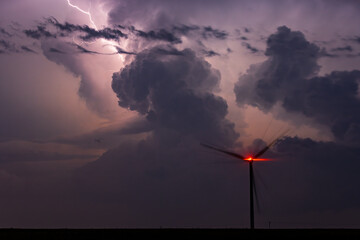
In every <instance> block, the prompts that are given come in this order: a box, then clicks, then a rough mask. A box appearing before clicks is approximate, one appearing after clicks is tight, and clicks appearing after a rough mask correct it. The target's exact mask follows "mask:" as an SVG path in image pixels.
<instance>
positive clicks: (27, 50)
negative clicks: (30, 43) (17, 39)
mask: <svg viewBox="0 0 360 240" xmlns="http://www.w3.org/2000/svg"><path fill="white" fill-rule="evenodd" d="M21 49H22V50H24V51H25V52H29V53H37V52H35V51H34V50H32V49H31V48H29V47H27V46H21Z"/></svg>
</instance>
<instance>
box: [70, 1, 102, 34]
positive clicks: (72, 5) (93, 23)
mask: <svg viewBox="0 0 360 240" xmlns="http://www.w3.org/2000/svg"><path fill="white" fill-rule="evenodd" d="M67 3H68V4H69V6H70V7H73V8H75V9H76V10H78V11H80V12H82V13H84V14H86V15H88V16H89V20H90V22H91V24H92V25H93V26H94V28H95V30H96V31H97V30H98V28H97V26H96V24H95V22H94V20H93V19H92V17H91V13H90V10H89V11H85V10H82V9H81V8H79V7H78V6H76V5H74V4H72V3H71V2H70V0H67ZM90 4H91V2H90ZM90 6H91V5H90Z"/></svg>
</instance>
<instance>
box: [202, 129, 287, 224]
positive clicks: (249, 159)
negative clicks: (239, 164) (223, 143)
mask: <svg viewBox="0 0 360 240" xmlns="http://www.w3.org/2000/svg"><path fill="white" fill-rule="evenodd" d="M284 135H285V133H284V134H282V135H281V136H280V137H277V138H276V139H275V140H273V141H272V142H271V143H270V144H269V145H267V146H266V147H265V148H263V149H261V150H260V151H259V152H258V153H256V154H255V155H250V156H248V157H244V156H242V155H240V154H238V153H234V152H230V151H227V150H224V149H220V148H217V147H214V146H211V145H208V144H204V143H201V145H202V146H204V147H206V148H210V149H212V150H215V151H218V152H221V153H224V154H227V155H230V156H232V157H235V158H237V159H241V160H244V161H246V162H248V163H249V178H250V229H254V220H255V219H254V187H255V179H254V171H253V162H255V161H267V160H268V159H266V158H259V157H260V156H262V155H263V154H264V153H265V152H266V151H267V150H269V149H270V147H271V146H273V145H274V144H275V143H276V142H277V141H278V140H279V139H280V138H282V137H283V136H284ZM255 191H256V189H255ZM255 194H256V192H255Z"/></svg>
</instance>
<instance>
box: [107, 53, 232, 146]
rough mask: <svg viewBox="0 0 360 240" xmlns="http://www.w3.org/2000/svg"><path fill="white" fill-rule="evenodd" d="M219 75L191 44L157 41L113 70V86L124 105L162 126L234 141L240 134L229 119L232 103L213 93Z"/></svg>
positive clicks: (184, 132) (215, 138) (229, 141)
mask: <svg viewBox="0 0 360 240" xmlns="http://www.w3.org/2000/svg"><path fill="white" fill-rule="evenodd" d="M169 53H171V54H169ZM174 53H175V54H174ZM219 79H220V73H219V72H218V71H216V70H214V69H212V68H211V66H210V64H209V63H207V62H206V61H204V60H202V59H201V58H198V57H196V55H195V53H194V52H193V51H191V50H190V49H186V50H183V51H178V50H176V49H174V48H169V47H155V48H152V49H150V50H145V51H144V52H142V53H141V54H140V53H139V54H138V55H137V56H136V59H135V61H133V62H132V63H131V64H130V65H128V66H126V67H125V68H124V70H122V71H121V72H119V73H116V74H114V76H113V83H112V87H113V89H114V91H115V92H116V94H117V96H118V98H119V105H120V106H121V107H124V108H129V109H130V110H135V111H138V112H139V113H140V114H143V115H146V116H147V118H148V120H149V121H150V122H154V123H155V124H156V125H158V126H159V127H160V126H161V127H166V128H169V129H174V130H176V131H179V132H181V133H182V134H189V135H193V136H197V137H199V138H201V139H207V140H213V141H217V142H222V143H223V144H224V143H229V144H230V143H231V142H233V141H234V140H235V139H236V138H237V134H236V133H235V132H234V130H233V124H232V123H230V122H228V121H227V120H225V116H226V114H227V104H226V102H225V100H224V99H222V98H220V97H217V96H215V95H213V94H212V93H211V91H212V90H214V89H216V88H217V87H218V84H219ZM205 136H206V137H205ZM204 137H205V138H204Z"/></svg>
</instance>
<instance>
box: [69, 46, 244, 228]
mask: <svg viewBox="0 0 360 240" xmlns="http://www.w3.org/2000/svg"><path fill="white" fill-rule="evenodd" d="M219 81H220V73H219V71H217V70H215V69H213V68H212V67H211V65H210V64H209V63H208V62H206V61H205V60H204V59H203V58H201V57H198V56H197V55H196V54H195V53H194V52H193V51H192V50H190V49H185V50H181V51H180V50H176V49H175V48H174V47H171V46H156V47H153V48H151V49H147V50H144V51H142V52H140V53H138V54H137V55H136V56H135V58H134V60H133V62H132V63H130V64H129V65H127V66H125V67H124V68H123V69H122V70H121V71H120V72H117V73H114V75H113V82H112V88H113V90H114V92H115V93H116V94H117V97H118V98H119V105H120V106H121V107H123V108H128V109H130V110H132V111H137V112H138V113H139V114H141V115H142V116H144V120H145V122H144V121H140V122H138V123H136V124H135V125H132V126H130V128H129V130H127V129H122V130H121V131H120V132H119V133H122V134H125V133H128V132H129V133H132V132H134V131H135V132H144V131H151V132H149V133H148V135H147V137H146V138H145V139H144V140H141V141H135V142H129V141H127V142H125V143H123V144H121V145H120V146H119V147H117V148H115V149H112V150H109V151H108V152H106V153H105V154H103V156H102V157H101V158H99V159H98V160H97V161H95V162H93V163H91V164H88V165H87V166H85V167H83V168H82V169H80V170H79V171H78V172H77V174H76V182H77V186H78V187H79V191H80V192H81V194H84V195H86V196H87V197H90V198H99V197H100V198H103V199H107V200H106V201H113V200H115V199H116V200H115V201H120V202H121V205H123V206H126V208H123V207H120V208H121V209H122V212H123V215H122V216H123V217H122V219H121V220H120V221H122V222H123V225H124V226H131V227H134V226H141V227H156V226H159V225H160V226H168V227H170V226H177V227H180V226H194V225H195V226H196V225H197V226H217V225H218V224H224V223H222V222H223V221H225V225H224V226H226V225H227V226H235V225H236V221H237V220H236V219H237V217H236V215H237V214H234V212H233V211H232V210H231V209H230V208H225V209H220V208H216V209H213V206H214V204H216V203H220V204H225V202H227V201H230V202H233V203H234V205H233V206H234V209H239V207H240V206H241V205H238V204H237V203H236V204H235V202H236V201H237V200H235V199H239V195H238V193H234V192H232V190H229V189H233V188H234V187H235V186H229V185H227V183H230V182H232V181H236V179H237V178H238V177H239V175H238V174H230V175H231V176H230V177H225V176H228V174H229V172H228V171H227V170H226V169H223V170H219V169H218V167H217V166H216V165H213V164H211V163H210V164H209V162H211V161H214V160H215V161H216V157H217V156H215V157H214V156H212V155H211V154H208V152H206V151H204V150H202V149H201V146H200V144H199V143H200V141H207V142H212V143H216V144H220V145H223V146H228V147H231V146H233V145H234V144H235V141H236V139H237V138H238V134H237V133H236V132H235V130H234V124H233V123H231V122H230V121H228V120H227V119H226V118H225V117H226V114H227V103H226V101H225V100H224V99H223V98H221V97H218V96H216V95H214V94H213V91H216V90H217V89H218V85H219ZM232 171H233V172H234V173H235V170H232ZM225 172H226V173H225ZM104 173H106V174H104ZM89 176H91V177H89ZM95 179H97V180H96V181H97V183H96V184H95V182H94V181H93V180H95ZM238 182H239V181H238ZM94 184H95V187H90V186H94ZM115 186H116V187H115ZM211 209H212V210H211ZM229 214H230V215H229ZM175 216H176V217H175ZM215 216H217V217H215Z"/></svg>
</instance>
